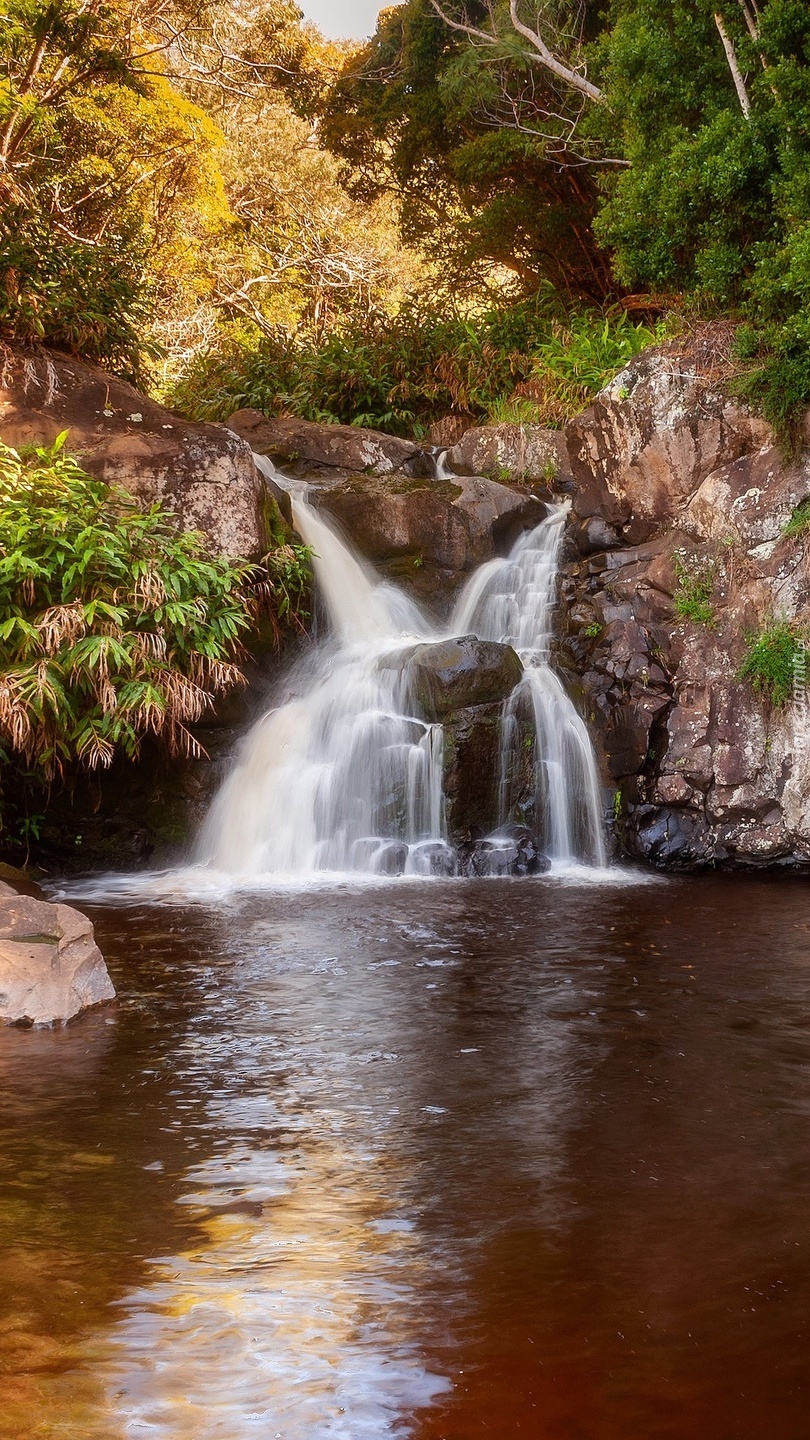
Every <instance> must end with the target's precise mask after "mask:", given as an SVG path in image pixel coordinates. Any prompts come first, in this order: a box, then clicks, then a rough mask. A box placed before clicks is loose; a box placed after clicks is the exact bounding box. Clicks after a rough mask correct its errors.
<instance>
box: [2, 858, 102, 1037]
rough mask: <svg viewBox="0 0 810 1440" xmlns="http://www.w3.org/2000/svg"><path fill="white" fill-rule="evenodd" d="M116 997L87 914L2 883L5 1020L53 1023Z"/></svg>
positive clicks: (3, 1001)
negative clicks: (40, 898)
mask: <svg viewBox="0 0 810 1440" xmlns="http://www.w3.org/2000/svg"><path fill="white" fill-rule="evenodd" d="M114 996H115V988H114V986H113V983H112V981H111V979H110V977H109V974H108V973H107V967H106V965H105V964H104V959H103V956H102V954H101V951H100V950H99V948H98V946H97V945H96V943H95V939H94V937H93V926H92V924H91V923H90V921H89V920H88V919H87V916H86V915H82V914H81V913H80V912H79V911H78V910H74V909H73V908H72V906H70V905H58V904H57V905H54V904H50V903H49V902H48V901H45V900H37V899H35V898H34V897H33V896H30V895H18V894H17V892H16V891H15V890H12V889H11V886H9V885H5V884H2V883H0V1020H2V1021H5V1022H6V1023H17V1024H20V1023H27V1024H31V1025H50V1024H54V1023H55V1022H60V1021H66V1020H72V1019H73V1017H74V1016H75V1015H78V1014H79V1013H80V1012H81V1011H82V1010H86V1009H88V1007H89V1006H91V1005H99V1004H101V1002H102V1001H104V1000H112V999H113V998H114Z"/></svg>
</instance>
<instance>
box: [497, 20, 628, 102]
mask: <svg viewBox="0 0 810 1440" xmlns="http://www.w3.org/2000/svg"><path fill="white" fill-rule="evenodd" d="M509 17H510V19H511V21H512V25H513V26H514V28H515V30H516V31H517V33H518V35H522V36H523V39H524V40H528V42H529V44H530V45H532V46H533V47H534V49H535V50H536V52H537V57H538V60H539V63H540V64H541V65H542V66H543V67H544V68H545V69H546V70H549V71H550V72H551V74H552V75H556V76H557V79H558V80H562V81H564V83H565V84H566V85H570V86H571V88H572V89H573V90H578V91H579V93H580V95H585V96H587V98H588V99H589V100H593V101H595V102H596V103H597V104H598V103H601V102H602V101H604V98H605V95H604V91H602V90H600V89H599V86H598V85H592V84H591V82H590V80H588V79H586V77H585V76H584V75H580V73H579V71H578V70H572V69H571V68H570V67H569V66H568V65H564V64H563V63H562V61H561V60H558V59H557V58H556V56H554V55H552V53H551V51H550V50H549V48H548V46H547V45H546V43H545V41H544V40H543V37H542V35H541V34H540V32H539V30H532V29H530V27H529V26H528V25H524V24H523V21H522V20H521V19H520V16H519V15H518V0H509ZM530 58H531V59H534V58H535V57H534V56H531V57H530Z"/></svg>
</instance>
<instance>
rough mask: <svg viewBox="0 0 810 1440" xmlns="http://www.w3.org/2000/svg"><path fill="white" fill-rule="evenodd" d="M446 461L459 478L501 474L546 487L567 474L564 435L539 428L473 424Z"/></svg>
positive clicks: (532, 426) (455, 445)
mask: <svg viewBox="0 0 810 1440" xmlns="http://www.w3.org/2000/svg"><path fill="white" fill-rule="evenodd" d="M447 461H448V464H449V465H450V467H451V469H453V470H454V471H456V473H457V474H459V475H500V474H502V473H503V474H506V475H507V476H508V478H509V479H511V480H532V481H536V480H542V481H545V483H546V484H547V485H551V484H554V483H557V484H559V482H560V480H561V479H565V478H567V476H568V475H569V473H570V464H569V459H568V448H567V445H566V439H565V435H564V434H563V432H562V431H561V430H547V429H544V427H543V426H541V425H475V426H473V427H472V428H471V429H469V430H465V432H464V434H463V435H462V436H461V438H460V439H459V440H457V441H456V443H455V444H454V445H453V446H452V447H451V448H450V449H449V450H448V452H447Z"/></svg>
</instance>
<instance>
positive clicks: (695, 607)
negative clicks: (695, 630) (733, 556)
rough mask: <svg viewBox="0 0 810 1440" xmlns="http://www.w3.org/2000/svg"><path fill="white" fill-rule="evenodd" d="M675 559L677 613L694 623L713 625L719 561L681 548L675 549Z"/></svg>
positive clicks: (675, 604)
mask: <svg viewBox="0 0 810 1440" xmlns="http://www.w3.org/2000/svg"><path fill="white" fill-rule="evenodd" d="M673 561H674V565H675V575H676V577H677V580H678V584H677V587H676V590H675V594H674V596H673V604H674V606H675V614H676V615H679V616H680V618H681V619H682V620H691V621H692V622H693V623H694V624H695V625H712V624H713V623H714V607H713V605H712V596H713V594H714V582H715V579H716V578H717V562H716V561H715V560H712V559H708V558H706V557H705V556H699V555H687V554H686V553H685V552H684V551H682V550H676V551H675V554H674V555H673Z"/></svg>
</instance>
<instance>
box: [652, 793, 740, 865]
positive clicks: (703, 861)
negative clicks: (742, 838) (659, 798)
mask: <svg viewBox="0 0 810 1440" xmlns="http://www.w3.org/2000/svg"><path fill="white" fill-rule="evenodd" d="M633 818H634V820H635V827H634V843H633V850H634V852H635V854H637V855H639V856H641V857H642V858H643V859H645V860H651V861H652V862H653V864H655V865H659V866H661V867H662V868H666V869H670V870H678V869H685V870H693V869H703V868H704V867H705V866H707V865H713V864H716V863H718V862H719V861H722V860H724V859H726V858H727V855H728V851H727V849H726V847H725V846H723V845H722V844H721V843H720V842H719V841H718V839H717V838H716V837H715V836H713V835H712V834H711V832H710V830H709V828H708V827H707V825H706V822H705V819H704V818H703V817H702V816H701V815H699V814H693V813H691V812H689V811H684V810H671V809H669V808H668V807H667V806H661V807H658V806H651V805H643V806H639V807H637V809H636V810H635V813H634V816H633Z"/></svg>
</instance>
